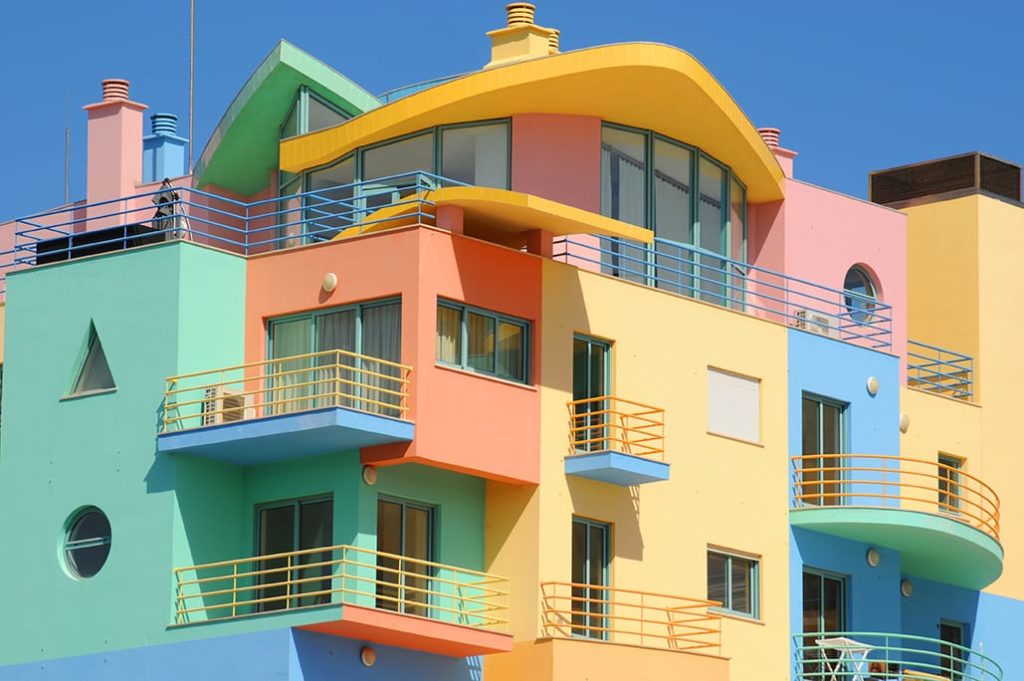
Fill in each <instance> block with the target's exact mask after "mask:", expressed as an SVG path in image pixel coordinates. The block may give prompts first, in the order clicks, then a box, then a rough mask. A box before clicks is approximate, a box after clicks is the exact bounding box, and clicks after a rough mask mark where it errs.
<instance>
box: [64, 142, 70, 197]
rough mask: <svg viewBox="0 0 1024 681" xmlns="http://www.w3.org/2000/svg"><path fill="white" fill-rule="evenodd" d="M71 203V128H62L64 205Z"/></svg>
mask: <svg viewBox="0 0 1024 681" xmlns="http://www.w3.org/2000/svg"><path fill="white" fill-rule="evenodd" d="M69 203H71V128H64V205H65V206H66V205H68V204H69Z"/></svg>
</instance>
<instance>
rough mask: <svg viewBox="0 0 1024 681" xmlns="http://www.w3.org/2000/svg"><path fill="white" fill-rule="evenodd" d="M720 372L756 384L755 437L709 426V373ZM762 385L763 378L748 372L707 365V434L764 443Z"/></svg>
mask: <svg viewBox="0 0 1024 681" xmlns="http://www.w3.org/2000/svg"><path fill="white" fill-rule="evenodd" d="M712 374H720V375H724V376H729V377H732V378H735V379H739V380H743V381H749V382H751V383H756V384H757V437H756V438H755V439H753V440H751V439H749V438H744V437H740V436H739V435H734V434H732V433H723V432H719V431H717V430H712V428H711V422H710V421H711V381H712V379H711V375H712ZM763 385H764V379H762V378H761V377H759V376H751V375H749V374H743V373H740V372H738V371H731V370H729V369H723V368H722V367H719V366H715V365H713V364H709V365H707V414H706V417H707V418H706V419H705V422H706V423H705V430H706V432H707V434H708V435H714V436H716V437H724V438H727V439H729V440H735V441H737V442H744V443H747V444H752V445H763V444H764V391H763V390H762V387H763Z"/></svg>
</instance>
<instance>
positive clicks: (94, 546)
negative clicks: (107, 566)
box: [64, 506, 110, 579]
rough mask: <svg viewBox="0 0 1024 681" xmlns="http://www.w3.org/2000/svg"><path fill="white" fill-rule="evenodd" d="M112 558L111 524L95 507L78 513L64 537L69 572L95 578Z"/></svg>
mask: <svg viewBox="0 0 1024 681" xmlns="http://www.w3.org/2000/svg"><path fill="white" fill-rule="evenodd" d="M109 555H110V521H109V520H107V516H105V515H104V514H103V511H101V510H99V509H98V508H96V507H95V506H90V507H88V508H85V509H82V510H80V511H78V512H77V513H75V514H74V515H73V516H72V517H71V519H70V521H69V522H68V524H67V532H66V534H65V537H64V563H65V565H66V566H67V569H68V572H70V573H71V574H72V575H74V576H76V577H81V578H83V579H88V578H89V577H92V576H94V575H96V573H98V572H99V571H100V569H101V568H102V567H103V564H104V563H106V562H107V556H109Z"/></svg>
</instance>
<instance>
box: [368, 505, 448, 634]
mask: <svg viewBox="0 0 1024 681" xmlns="http://www.w3.org/2000/svg"><path fill="white" fill-rule="evenodd" d="M434 515H435V514H434V509H433V508H432V507H430V506H425V505H423V504H417V503H414V502H411V501H403V500H400V499H384V498H381V499H378V500H377V550H378V551H380V552H381V553H386V554H391V555H390V556H378V557H377V607H378V608H382V609H385V610H394V611H396V612H404V613H407V614H410V615H419V616H421V617H427V616H428V611H427V608H426V607H425V606H426V605H427V604H428V603H429V601H430V599H429V595H430V592H432V591H433V589H432V588H431V582H430V577H431V576H433V575H432V570H431V568H430V566H429V565H428V564H427V563H428V562H430V561H433V560H434ZM391 556H403V557H404V558H406V559H408V560H403V559H401V558H393V557H391Z"/></svg>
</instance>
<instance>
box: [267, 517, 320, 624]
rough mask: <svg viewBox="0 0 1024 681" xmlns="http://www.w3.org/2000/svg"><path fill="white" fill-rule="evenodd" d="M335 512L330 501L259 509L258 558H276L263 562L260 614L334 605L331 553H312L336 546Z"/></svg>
mask: <svg viewBox="0 0 1024 681" xmlns="http://www.w3.org/2000/svg"><path fill="white" fill-rule="evenodd" d="M333 512H334V503H333V501H332V500H331V499H330V498H329V497H328V498H323V497H321V498H316V499H301V500H290V501H282V502H275V503H272V504H263V505H261V506H259V507H258V508H257V509H256V533H257V547H256V551H257V555H259V556H275V557H274V558H264V559H262V560H260V561H258V569H259V571H260V572H261V573H262V574H260V575H259V584H260V589H259V590H257V592H256V593H257V594H258V596H257V598H256V601H257V602H256V603H255V605H256V607H255V610H256V611H258V612H267V611H270V610H282V609H285V608H297V607H303V606H309V605H319V604H322V603H329V602H330V600H331V580H330V574H331V568H330V566H329V565H323V564H322V563H327V562H329V561H330V560H331V552H330V551H314V552H312V553H308V552H307V551H308V550H309V549H319V548H327V547H329V546H331V544H332V542H333ZM295 552H298V553H297V555H285V556H281V555H280V554H293V553H295ZM303 565H312V567H302V566H303ZM318 578H322V579H318Z"/></svg>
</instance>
